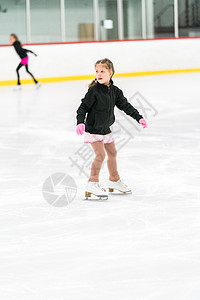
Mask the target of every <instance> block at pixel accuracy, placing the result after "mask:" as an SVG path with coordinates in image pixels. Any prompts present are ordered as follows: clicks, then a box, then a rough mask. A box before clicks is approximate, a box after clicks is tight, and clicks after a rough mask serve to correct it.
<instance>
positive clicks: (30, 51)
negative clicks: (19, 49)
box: [23, 48, 35, 54]
mask: <svg viewBox="0 0 200 300" xmlns="http://www.w3.org/2000/svg"><path fill="white" fill-rule="evenodd" d="M23 49H24V50H25V51H26V53H28V52H30V53H33V54H35V53H34V52H33V51H31V50H28V49H25V48H23Z"/></svg>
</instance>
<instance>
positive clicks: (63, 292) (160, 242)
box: [0, 73, 200, 300]
mask: <svg viewBox="0 0 200 300" xmlns="http://www.w3.org/2000/svg"><path fill="white" fill-rule="evenodd" d="M114 81H115V84H117V85H118V86H119V87H120V88H122V89H123V91H124V94H125V95H126V96H127V98H129V99H130V98H131V96H133V95H134V94H135V93H136V92H139V93H140V94H141V95H142V96H143V97H144V98H145V99H146V100H147V101H148V102H143V105H144V106H146V107H147V110H146V111H145V113H146V115H147V116H146V117H147V122H148V128H147V129H145V130H140V131H138V130H139V129H138V127H134V126H136V125H137V124H136V123H132V124H130V123H127V122H129V121H127V120H130V119H127V118H129V117H126V118H124V116H123V114H121V113H120V112H117V113H116V116H117V118H116V119H117V121H118V126H119V124H121V125H122V126H125V128H126V129H128V130H130V126H133V127H132V133H133V135H134V138H130V137H129V139H128V140H127V139H126V140H125V142H124V144H122V147H121V149H119V151H118V169H119V173H120V175H121V178H122V179H123V180H124V181H125V182H126V183H128V184H129V185H130V186H131V187H132V189H133V194H131V195H111V196H110V197H109V200H107V201H105V202H97V201H93V202H92V201H83V200H82V198H83V196H84V188H85V185H86V183H87V174H85V173H83V172H82V173H81V172H80V170H79V169H78V167H77V166H76V165H75V164H73V163H72V161H71V160H70V158H71V159H74V158H75V157H76V155H77V151H78V150H79V151H80V149H83V146H84V144H83V137H81V136H78V135H77V134H76V132H75V126H76V120H75V112H76V109H77V108H78V106H79V104H80V99H81V98H82V97H83V96H84V94H85V92H86V90H87V83H88V81H80V82H63V83H52V84H44V85H42V87H41V88H40V89H39V90H35V88H34V86H33V85H25V86H23V88H22V91H18V92H14V91H13V87H1V88H0V166H1V167H0V175H1V179H0V185H1V188H0V193H1V195H0V199H1V202H0V205H1V210H0V260H1V261H0V299H2V300H65V299H69V300H86V299H87V300H133V299H134V300H161V299H162V300H169V299H170V300H199V299H200V191H199V183H200V176H199V174H200V173H199V170H200V157H199V152H200V85H199V82H200V74H199V73H196V74H195V73H194V74H179V75H164V76H153V77H150V76H149V77H148V76H147V77H137V78H134V77H133V78H128V79H127V78H121V79H120V78H118V79H115V80H114ZM135 100H137V99H134V101H135ZM139 101H140V102H141V98H140V99H139ZM149 103H150V104H151V105H152V107H151V108H152V110H151V109H150V106H149ZM155 111H157V112H158V113H157V114H155ZM134 124H136V125H134ZM116 125H117V123H116ZM118 129H119V128H118ZM125 134H126V137H127V136H128V135H129V133H128V132H126V133H125ZM118 135H119V136H121V137H123V136H122V134H121V135H120V133H118ZM88 149H89V148H88ZM88 151H89V150H88ZM89 156H91V155H90V154H89ZM89 165H90V164H88V167H89ZM87 171H88V169H87ZM59 172H61V173H66V174H69V175H70V176H71V177H73V179H74V180H75V182H76V184H77V186H78V191H77V195H76V197H75V199H74V201H72V203H70V204H69V205H67V206H65V207H55V206H52V205H50V204H49V203H47V201H46V200H45V199H44V197H43V194H42V187H43V184H44V182H45V180H46V179H47V178H48V177H49V176H51V175H52V174H54V173H59ZM100 178H101V184H102V185H104V186H105V187H106V182H107V178H108V172H107V168H106V164H104V166H103V169H102V172H101V177H100Z"/></svg>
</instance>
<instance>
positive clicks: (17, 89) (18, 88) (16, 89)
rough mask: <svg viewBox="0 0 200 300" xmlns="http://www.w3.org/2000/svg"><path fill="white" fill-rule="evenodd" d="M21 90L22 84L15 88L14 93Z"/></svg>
mask: <svg viewBox="0 0 200 300" xmlns="http://www.w3.org/2000/svg"><path fill="white" fill-rule="evenodd" d="M21 89H22V87H21V84H18V85H16V86H15V87H14V89H13V91H14V92H17V91H21Z"/></svg>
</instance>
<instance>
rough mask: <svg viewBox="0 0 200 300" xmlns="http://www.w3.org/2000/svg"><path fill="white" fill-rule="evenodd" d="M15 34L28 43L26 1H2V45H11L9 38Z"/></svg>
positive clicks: (0, 4) (0, 6)
mask: <svg viewBox="0 0 200 300" xmlns="http://www.w3.org/2000/svg"><path fill="white" fill-rule="evenodd" d="M11 33H15V34H17V35H18V36H19V40H20V41H21V42H23V43H26V1H25V0H21V1H16V0H9V1H7V0H1V2H0V37H1V44H9V36H10V34H11Z"/></svg>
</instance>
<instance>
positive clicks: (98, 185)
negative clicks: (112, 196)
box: [96, 182, 106, 192]
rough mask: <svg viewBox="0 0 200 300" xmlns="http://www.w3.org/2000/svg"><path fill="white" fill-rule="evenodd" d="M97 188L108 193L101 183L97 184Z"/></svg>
mask: <svg viewBox="0 0 200 300" xmlns="http://www.w3.org/2000/svg"><path fill="white" fill-rule="evenodd" d="M96 185H97V187H99V188H100V189H101V190H102V191H104V192H106V190H105V189H104V188H102V186H101V185H100V183H99V182H97V183H96Z"/></svg>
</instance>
